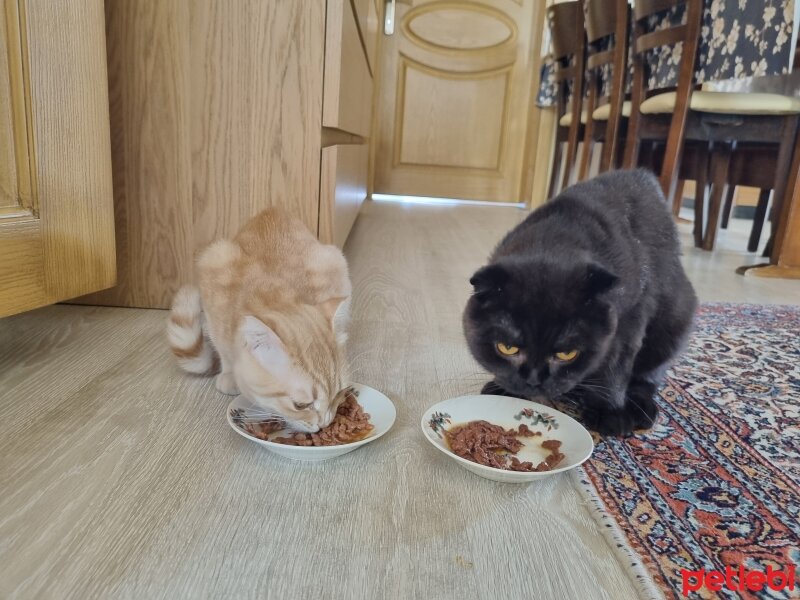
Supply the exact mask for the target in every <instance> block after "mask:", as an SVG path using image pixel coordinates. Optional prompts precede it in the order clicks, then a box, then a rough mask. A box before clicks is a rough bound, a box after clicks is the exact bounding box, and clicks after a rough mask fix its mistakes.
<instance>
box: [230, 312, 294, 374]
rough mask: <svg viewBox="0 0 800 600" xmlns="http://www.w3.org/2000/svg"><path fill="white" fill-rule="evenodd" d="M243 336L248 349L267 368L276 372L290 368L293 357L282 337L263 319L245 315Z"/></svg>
mask: <svg viewBox="0 0 800 600" xmlns="http://www.w3.org/2000/svg"><path fill="white" fill-rule="evenodd" d="M242 337H243V338H244V345H245V348H247V351H248V352H250V354H251V355H252V356H253V358H255V359H256V361H258V364H260V365H261V367H263V368H264V369H265V370H267V371H270V372H272V373H275V372H276V371H282V370H284V369H286V368H288V367H289V365H290V364H291V362H292V361H291V358H290V357H289V353H288V352H287V351H286V346H284V345H283V342H282V341H281V338H279V337H278V334H277V333H275V332H274V331H273V330H272V328H271V327H269V326H268V325H267V324H266V323H264V321H262V320H261V319H259V318H257V317H251V316H247V317H245V318H244V323H243V324H242Z"/></svg>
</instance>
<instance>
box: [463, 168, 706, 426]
mask: <svg viewBox="0 0 800 600" xmlns="http://www.w3.org/2000/svg"><path fill="white" fill-rule="evenodd" d="M679 255H680V245H679V241H678V235H677V231H676V228H675V225H674V224H673V221H672V216H671V214H670V212H669V210H668V209H667V205H666V202H665V200H664V196H663V195H662V193H661V189H660V188H659V185H658V182H657V181H656V179H655V177H653V175H652V174H651V173H649V172H647V171H643V170H637V171H614V172H610V173H606V174H603V175H601V176H599V177H597V178H595V179H593V180H591V181H587V182H584V183H580V184H578V185H574V186H572V187H570V188H568V189H566V190H565V191H564V192H563V193H562V194H560V195H559V196H558V197H556V198H554V199H553V200H552V201H550V202H548V203H547V204H545V205H544V206H542V207H541V208H539V209H537V210H535V211H534V212H533V213H531V214H530V215H529V216H528V218H526V219H525V220H524V221H523V222H522V223H520V224H519V225H518V226H517V227H515V228H514V229H513V230H512V231H511V232H509V233H508V235H506V237H505V239H503V241H501V242H500V244H499V245H498V246H497V248H496V249H495V251H494V253H493V254H492V256H491V259H490V261H489V264H488V265H487V266H485V267H483V268H482V269H480V270H478V271H477V272H476V273H475V275H474V276H473V277H472V279H470V283H471V284H472V285H473V286H474V294H473V295H472V297H471V298H470V299H469V302H468V303H467V307H466V310H465V311H464V333H465V335H466V338H467V341H468V343H469V347H470V350H471V351H472V354H473V355H474V356H475V358H476V359H477V360H478V362H479V363H480V364H481V365H483V366H484V367H485V368H486V369H488V370H489V371H490V372H491V373H492V374H493V375H494V377H495V380H494V381H493V382H491V383H489V384H487V385H486V386H485V387H484V390H483V393H500V394H506V395H513V396H520V397H523V398H530V399H536V398H541V397H544V398H547V399H550V400H558V399H561V400H564V401H567V402H571V403H573V404H575V405H576V406H578V407H579V408H580V409H582V412H583V419H584V422H585V423H586V425H587V426H588V427H589V428H590V429H594V430H596V431H598V432H599V433H601V434H605V435H627V434H630V433H631V432H632V431H633V430H634V429H640V428H647V427H650V426H652V424H653V421H654V420H655V417H656V414H657V413H658V408H657V407H656V404H655V402H654V399H653V396H654V394H655V392H656V389H657V387H658V385H659V384H660V383H661V381H662V379H663V376H664V372H665V371H666V368H667V367H668V365H669V363H670V361H671V360H672V359H674V358H675V357H676V355H677V354H678V353H679V352H680V350H681V349H682V346H683V344H684V341H685V340H686V337H687V335H688V332H689V329H690V327H691V323H692V317H693V315H694V311H695V308H696V304H697V298H696V297H695V294H694V290H693V289H692V285H691V283H689V280H688V278H687V277H686V274H685V273H684V271H683V267H682V266H681V263H680V260H679Z"/></svg>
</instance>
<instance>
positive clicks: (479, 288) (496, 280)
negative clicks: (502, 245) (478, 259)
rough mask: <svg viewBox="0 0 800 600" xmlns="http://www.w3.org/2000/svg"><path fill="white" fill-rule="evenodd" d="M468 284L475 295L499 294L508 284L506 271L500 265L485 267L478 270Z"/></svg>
mask: <svg viewBox="0 0 800 600" xmlns="http://www.w3.org/2000/svg"><path fill="white" fill-rule="evenodd" d="M469 282H470V283H471V284H472V287H473V288H475V293H476V294H488V293H490V292H499V291H502V289H503V286H505V285H506V283H507V282H508V271H506V270H505V268H504V267H503V266H502V265H497V264H494V265H486V266H485V267H482V268H480V269H478V270H477V271H476V272H475V274H474V275H473V276H472V278H471V279H470V280H469Z"/></svg>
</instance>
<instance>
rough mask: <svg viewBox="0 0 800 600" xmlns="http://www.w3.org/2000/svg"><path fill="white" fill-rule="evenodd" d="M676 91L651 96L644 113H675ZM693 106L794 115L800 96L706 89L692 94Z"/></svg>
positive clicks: (799, 108)
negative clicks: (711, 90)
mask: <svg viewBox="0 0 800 600" xmlns="http://www.w3.org/2000/svg"><path fill="white" fill-rule="evenodd" d="M676 99H677V94H676V93H675V92H665V93H664V94H658V95H657V96H653V97H652V98H648V99H647V100H645V101H644V102H642V105H641V107H640V110H641V111H642V114H645V115H654V114H664V113H671V112H673V111H674V110H675V101H676ZM689 106H690V108H691V109H692V110H696V111H698V112H713V113H726V114H732V115H791V114H795V113H800V98H793V97H791V96H782V95H780V94H760V93H744V92H702V91H697V92H694V93H693V94H692V100H691V103H690V105H689Z"/></svg>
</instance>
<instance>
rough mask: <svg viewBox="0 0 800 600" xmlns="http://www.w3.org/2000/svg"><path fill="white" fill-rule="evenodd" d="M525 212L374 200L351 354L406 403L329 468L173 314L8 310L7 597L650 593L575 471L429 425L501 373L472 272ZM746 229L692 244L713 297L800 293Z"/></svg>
mask: <svg viewBox="0 0 800 600" xmlns="http://www.w3.org/2000/svg"><path fill="white" fill-rule="evenodd" d="M523 216H524V213H523V212H522V211H520V210H518V209H513V208H495V207H465V206H455V207H429V206H406V205H398V204H373V203H369V204H367V205H366V206H365V208H364V210H363V213H362V215H361V217H360V218H359V220H358V222H357V224H356V228H355V230H354V232H353V234H352V236H351V239H350V242H349V243H348V246H347V249H346V250H347V254H348V257H349V259H350V263H351V269H352V276H353V281H354V288H355V292H354V301H353V315H354V321H353V331H352V335H351V345H350V348H349V353H350V356H351V360H352V366H353V370H354V379H355V380H356V381H360V382H363V383H365V384H368V385H371V386H374V387H376V388H378V389H380V390H383V391H384V392H385V393H386V394H387V395H388V396H389V397H390V398H391V399H392V400H393V401H394V402H395V404H396V406H397V412H398V418H397V422H396V424H395V427H394V429H393V430H392V431H391V432H390V433H389V434H387V435H386V436H385V437H384V438H382V439H381V440H380V441H378V442H375V443H374V444H370V445H368V446H366V447H365V448H363V449H361V450H358V451H356V452H353V453H352V454H348V455H346V456H344V457H341V458H338V459H335V460H333V461H330V462H326V463H322V464H301V463H293V462H288V461H285V460H282V459H279V458H277V457H275V456H273V455H270V454H268V453H267V452H265V451H263V450H262V449H260V448H259V447H258V446H256V445H255V444H251V443H248V442H247V441H246V440H244V439H243V438H242V437H240V436H238V435H236V434H235V433H234V432H233V431H231V430H230V429H229V428H228V425H227V424H226V422H225V418H224V414H225V406H226V404H227V400H226V399H225V398H223V397H222V396H220V395H219V394H218V393H217V392H216V391H215V390H214V387H213V385H211V382H210V381H209V380H204V379H197V378H192V377H189V376H186V375H184V374H183V373H181V372H179V371H178V370H177V368H176V367H175V365H174V363H173V361H172V360H171V359H170V356H169V354H168V352H167V349H166V346H165V343H164V335H163V322H164V319H165V313H164V312H160V311H145V310H131V309H110V308H92V307H78V306H53V307H50V308H46V309H42V310H38V311H35V312H31V313H27V314H23V315H19V316H16V317H11V318H8V319H5V320H2V321H0V410H2V419H0V598H25V599H27V598H67V597H71V598H80V599H87V598H101V597H102V598H111V597H113V598H115V599H118V598H132V599H133V598H135V599H143V598H148V599H151V598H170V599H171V598H200V597H202V598H262V597H275V598H287V599H293V598H343V599H348V600H349V599H359V598H364V599H376V598H387V599H406V598H437V599H438V598H453V599H456V598H457V599H464V598H486V599H490V598H492V599H494V598H511V599H517V598H537V599H538V598H543V599H547V598H581V599H590V598H604V599H608V600H612V599H613V600H618V599H622V598H631V597H635V589H634V587H633V585H632V583H631V581H630V579H629V577H628V575H627V574H626V571H625V569H624V567H623V564H622V563H623V562H624V561H621V560H620V559H619V558H618V556H617V554H615V552H614V550H613V549H612V547H611V545H609V543H608V542H607V541H606V539H605V538H604V537H603V535H602V533H601V529H600V527H599V526H598V525H597V524H596V523H595V521H594V520H593V517H592V515H591V514H590V512H589V510H588V508H587V506H586V505H585V504H584V501H583V499H582V497H581V496H580V495H579V493H578V491H577V487H576V482H575V480H574V478H573V476H572V475H569V474H562V475H558V476H554V477H552V478H549V479H547V480H545V481H543V482H540V483H535V484H532V485H529V486H516V485H502V484H497V483H493V482H489V481H486V480H483V479H480V478H478V477H476V476H474V475H472V474H470V473H468V472H467V471H464V470H463V469H460V468H458V467H457V466H455V465H454V464H453V463H452V462H451V461H448V460H447V459H446V457H444V456H442V455H441V454H440V453H439V452H437V451H436V450H435V449H433V448H432V447H430V446H429V445H428V444H427V443H426V442H425V440H424V439H423V437H422V434H421V432H420V429H419V419H420V415H421V414H422V413H423V411H424V410H425V409H426V408H427V407H428V406H429V405H430V404H432V403H434V402H436V401H438V400H440V399H442V398H446V397H451V396H455V395H459V394H463V393H467V392H474V391H476V390H478V389H479V388H480V385H481V384H482V383H483V382H484V381H485V379H486V377H485V376H484V375H483V374H481V373H480V371H479V369H478V368H477V366H476V365H475V363H474V362H473V361H472V360H471V358H470V357H469V355H468V353H467V350H466V347H465V344H464V341H463V339H462V334H461V326H460V312H461V309H462V306H463V304H464V302H465V300H466V298H467V294H468V293H469V285H468V283H467V280H468V277H469V275H470V274H471V272H472V271H473V270H474V269H475V268H476V267H478V266H479V265H480V264H481V263H482V261H483V260H484V259H485V257H486V256H487V254H488V253H489V251H490V249H491V247H492V246H493V244H494V243H495V242H496V241H497V240H498V239H499V237H500V236H501V234H502V233H503V232H504V231H506V230H507V229H508V228H509V227H511V226H512V225H514V224H515V223H517V222H518V221H519V220H520V219H521V218H522V217H523ZM743 235H744V234H743V233H742V232H741V231H731V232H726V234H725V235H723V236H722V239H721V240H720V241H721V245H722V247H721V249H720V251H719V252H718V253H715V254H714V255H709V254H707V253H700V252H699V251H694V250H687V256H686V263H687V265H688V266H689V270H690V272H691V274H692V277H693V279H694V280H695V282H696V284H697V287H698V289H699V291H700V293H701V296H702V297H703V298H704V299H712V300H725V299H727V300H736V301H751V302H796V303H800V283H797V282H794V283H791V282H780V281H770V280H758V279H752V278H748V279H745V278H742V277H739V276H737V275H734V274H733V268H735V267H736V266H737V265H738V264H739V263H741V262H742V258H741V257H742V253H741V252H738V251H737V252H738V253H734V254H731V252H732V251H731V250H725V247H726V244H727V245H729V246H730V247H734V246H735V245H736V244H739V242H741V244H740V247H744V241H743V240H744V237H743ZM737 236H738V237H737ZM684 237H685V238H686V239H687V240H688V233H687V232H684ZM739 238H741V239H739ZM737 240H739V242H737Z"/></svg>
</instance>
